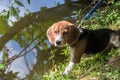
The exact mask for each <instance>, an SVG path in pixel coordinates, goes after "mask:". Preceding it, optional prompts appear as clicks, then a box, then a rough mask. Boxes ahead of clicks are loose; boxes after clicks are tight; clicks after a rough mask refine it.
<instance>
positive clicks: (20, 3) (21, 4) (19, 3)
mask: <svg viewBox="0 0 120 80" xmlns="http://www.w3.org/2000/svg"><path fill="white" fill-rule="evenodd" d="M16 4H17V5H19V6H22V7H25V6H24V5H23V3H22V2H20V1H16Z"/></svg>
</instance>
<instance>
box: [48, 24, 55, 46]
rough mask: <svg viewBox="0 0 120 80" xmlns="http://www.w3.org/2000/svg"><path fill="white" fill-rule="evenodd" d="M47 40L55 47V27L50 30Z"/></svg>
mask: <svg viewBox="0 0 120 80" xmlns="http://www.w3.org/2000/svg"><path fill="white" fill-rule="evenodd" d="M47 38H48V40H49V42H50V43H51V44H52V45H54V42H55V36H54V33H53V27H52V26H51V27H50V28H48V30H47Z"/></svg>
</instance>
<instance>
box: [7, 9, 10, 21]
mask: <svg viewBox="0 0 120 80" xmlns="http://www.w3.org/2000/svg"><path fill="white" fill-rule="evenodd" d="M9 17H10V11H8V12H7V19H8V18H9Z"/></svg>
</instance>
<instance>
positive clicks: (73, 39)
mask: <svg viewBox="0 0 120 80" xmlns="http://www.w3.org/2000/svg"><path fill="white" fill-rule="evenodd" d="M70 31H71V34H70V45H73V44H75V43H76V42H77V40H78V38H79V36H80V30H79V29H78V28H77V27H75V25H73V26H70Z"/></svg>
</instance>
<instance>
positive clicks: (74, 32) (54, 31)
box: [47, 21, 120, 75]
mask: <svg viewBox="0 0 120 80" xmlns="http://www.w3.org/2000/svg"><path fill="white" fill-rule="evenodd" d="M119 34H120V30H118V31H114V30H111V29H106V28H104V29H98V30H88V29H82V28H77V27H76V26H75V25H74V24H72V23H70V22H68V21H59V22H57V23H54V24H53V25H52V26H51V27H49V28H48V30H47V37H48V40H49V42H50V43H51V44H52V45H54V46H56V47H63V46H64V45H65V44H66V43H67V44H68V45H69V50H70V55H71V59H70V63H69V65H68V66H67V67H66V69H65V71H64V74H66V75H67V74H68V73H69V72H70V71H71V70H72V69H73V68H74V66H75V64H76V63H79V62H80V59H81V57H82V55H83V54H84V53H87V54H89V53H94V54H95V53H98V52H101V51H104V50H107V49H110V48H112V47H119V46H120V39H119V37H120V36H119Z"/></svg>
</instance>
